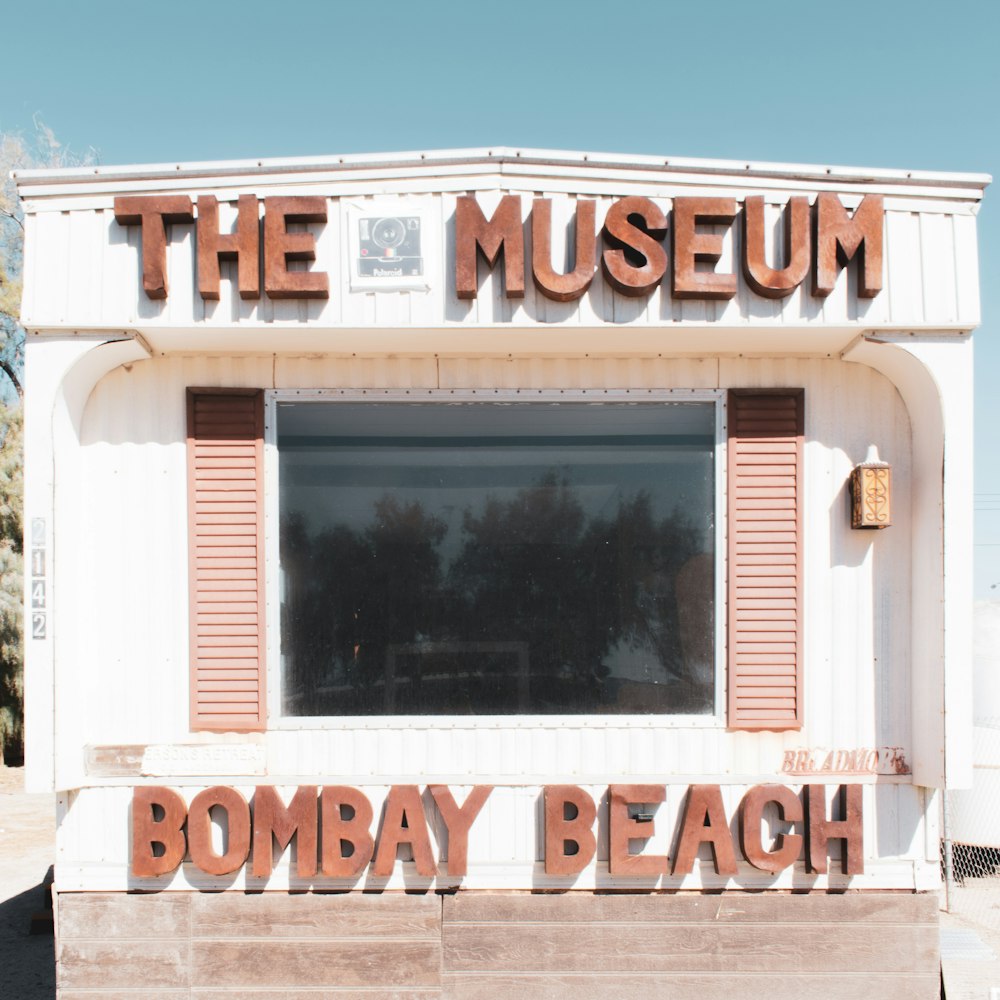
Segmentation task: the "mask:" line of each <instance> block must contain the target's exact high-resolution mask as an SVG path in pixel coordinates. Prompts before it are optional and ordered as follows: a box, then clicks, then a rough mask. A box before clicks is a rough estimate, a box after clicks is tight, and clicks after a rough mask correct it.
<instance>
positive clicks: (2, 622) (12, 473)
mask: <svg viewBox="0 0 1000 1000" xmlns="http://www.w3.org/2000/svg"><path fill="white" fill-rule="evenodd" d="M3 421H4V424H5V426H4V430H3V442H2V446H0V751H2V753H0V757H2V759H5V760H8V761H14V762H16V761H18V760H20V759H21V758H23V754H24V726H23V715H24V639H23V635H24V629H23V619H24V613H23V609H24V601H23V589H22V587H23V579H24V577H23V568H24V553H23V547H22V536H23V530H22V528H23V525H22V521H23V518H22V514H23V468H24V464H23V454H24V436H23V415H22V411H21V406H20V404H19V403H17V404H12V403H8V404H5V405H4V411H3Z"/></svg>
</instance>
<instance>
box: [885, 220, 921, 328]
mask: <svg viewBox="0 0 1000 1000" xmlns="http://www.w3.org/2000/svg"><path fill="white" fill-rule="evenodd" d="M920 235H921V234H920V216H919V215H917V214H916V213H914V212H887V213H886V245H885V260H886V275H885V277H886V284H887V285H888V288H887V289H886V291H887V292H888V298H889V317H888V318H889V321H890V322H891V323H892V324H893V325H894V326H905V325H906V324H908V323H912V324H919V323H921V322H923V320H924V315H925V314H924V309H923V272H922V270H921V266H920Z"/></svg>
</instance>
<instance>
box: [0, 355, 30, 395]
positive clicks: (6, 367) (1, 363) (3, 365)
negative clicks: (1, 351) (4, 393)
mask: <svg viewBox="0 0 1000 1000" xmlns="http://www.w3.org/2000/svg"><path fill="white" fill-rule="evenodd" d="M0 371H2V372H4V374H6V376H7V378H9V379H10V380H11V382H13V383H14V388H15V389H16V390H17V398H18V399H24V386H23V385H21V381H20V379H18V377H17V376H16V375H15V374H14V369H13V368H12V367H11V365H10V362H8V361H6V360H4V359H3V358H0Z"/></svg>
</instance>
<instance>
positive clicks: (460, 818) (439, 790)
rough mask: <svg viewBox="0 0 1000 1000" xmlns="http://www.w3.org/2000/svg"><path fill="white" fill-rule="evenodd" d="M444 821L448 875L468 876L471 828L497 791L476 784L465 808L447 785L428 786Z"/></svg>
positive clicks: (466, 799) (487, 786)
mask: <svg viewBox="0 0 1000 1000" xmlns="http://www.w3.org/2000/svg"><path fill="white" fill-rule="evenodd" d="M427 787H428V789H429V791H430V793H431V795H432V796H434V802H435V804H436V805H437V807H438V812H440V813H441V819H443V820H444V825H445V826H446V827H447V828H448V874H449V875H466V874H468V867H469V828H470V827H471V826H472V824H473V823H474V822H475V820H476V817H477V816H478V815H479V812H480V810H481V809H482V808H483V806H484V805H485V804H486V800H487V799H488V798H489V797H490V792H492V791H493V786H492V785H476V786H474V787H473V789H472V791H471V792H469V794H468V795H467V796H466V797H465V801H464V802H463V803H462V805H461V806H459V805H457V804H456V803H455V797H454V796H453V795H452V794H451V789H450V788H449V787H448V786H447V785H428V786H427Z"/></svg>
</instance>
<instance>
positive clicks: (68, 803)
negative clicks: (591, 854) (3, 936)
mask: <svg viewBox="0 0 1000 1000" xmlns="http://www.w3.org/2000/svg"><path fill="white" fill-rule="evenodd" d="M230 783H231V784H232V785H234V786H235V787H238V788H239V790H240V792H241V793H242V795H243V797H244V798H245V799H246V800H247V801H248V802H249V801H250V800H251V798H252V796H253V791H254V789H253V786H252V785H247V784H245V783H244V784H240V783H239V782H238V781H236V780H235V779H234V780H233V781H231V782H230ZM563 783H565V782H563ZM580 784H581V786H582V787H583V788H584V790H585V791H586V792H587V793H588V794H589V795H590V796H591V797H592V798H593V799H594V801H595V802H596V803H598V804H599V816H600V809H601V808H603V809H605V810H606V805H607V803H606V794H607V785H605V784H603V783H602V784H589V783H586V782H580ZM202 787H206V786H205V785H204V783H203V784H201V785H199V786H188V787H183V788H181V789H180V790H181V792H182V794H183V795H184V797H185V799H186V800H187V801H188V802H190V800H191V799H192V798H193V797H194V795H195V794H197V792H198V791H200V790H201V788H202ZM358 787H360V788H361V790H362V791H363V792H364V794H365V795H366V796H367V797H368V798H369V800H370V801H371V803H372V805H373V807H374V814H375V816H376V817H378V816H379V815H380V813H381V807H382V803H383V802H384V800H385V797H386V795H387V794H388V791H389V786H388V783H386V782H371V783H364V784H361V783H359V785H358ZM793 787H797V785H793ZM421 788H423V784H422V783H421ZM747 788H748V786H747V785H744V784H731V785H723V787H722V798H723V803H724V805H725V809H726V816H727V817H728V818H729V819H730V821H731V825H732V829H733V830H735V829H736V816H737V813H738V807H739V803H740V801H741V799H742V798H743V796H744V795H745V794H746V791H747ZM452 791H453V794H454V795H455V797H456V799H457V800H458V801H462V799H463V798H464V796H465V794H466V792H467V791H468V786H462V785H460V784H458V783H454V784H453V785H452ZM281 793H282V795H283V798H284V799H285V801H286V802H287V801H288V799H289V798H290V797H291V795H292V794H294V788H293V787H287V786H286V787H284V788H282V789H281ZM666 793H667V794H666V800H665V801H664V802H663V803H662V805H660V806H659V808H658V809H657V811H656V813H655V820H654V823H655V836H654V837H652V838H650V839H649V841H648V842H647V843H646V844H645V846H644V847H643V853H646V854H671V853H675V849H676V835H677V833H678V832H679V823H680V817H681V814H682V812H683V803H684V797H685V795H686V793H687V786H686V785H683V784H669V785H667V786H666ZM830 794H832V792H831V793H830ZM925 794H926V793H925V790H924V789H920V788H915V787H914V786H912V785H867V786H865V788H864V843H865V872H864V874H863V875H855V876H850V877H848V876H845V875H843V874H842V873H841V872H840V870H839V864H838V863H837V862H836V861H831V863H830V865H829V868H830V872H829V874H827V875H814V874H809V873H807V872H806V871H805V869H804V867H803V863H802V861H801V860H800V861H798V862H796V864H795V865H794V866H792V867H790V868H787V869H785V870H784V871H783V872H782V873H780V874H779V875H777V876H775V875H771V874H769V873H767V872H762V871H758V870H757V869H754V868H753V867H751V866H750V865H749V864H747V863H746V862H745V861H740V867H739V874H738V875H737V876H735V877H734V878H732V879H726V878H723V877H720V876H719V875H717V874H715V871H714V869H713V867H712V861H711V853H710V851H709V849H708V847H707V846H705V847H703V848H702V851H701V852H700V854H699V860H698V862H697V863H696V864H695V866H694V870H693V872H692V873H691V874H690V875H687V876H679V875H678V876H672V875H666V876H662V877H661V878H659V879H657V880H655V882H654V881H652V880H648V879H647V880H643V879H630V878H623V877H621V876H616V877H615V878H613V879H612V878H610V877H609V875H608V868H607V858H608V830H607V823H606V822H605V821H604V820H601V819H600V818H599V819H598V822H597V823H596V824H595V833H596V835H597V854H596V858H595V860H594V861H593V862H591V864H590V865H589V866H588V867H587V868H586V869H584V871H583V872H581V873H580V875H579V876H578V877H576V878H557V877H554V876H550V875H546V874H545V871H544V865H543V863H542V850H543V847H544V829H543V819H542V817H543V809H542V807H541V796H542V789H541V788H540V787H539V786H537V785H507V786H498V787H496V788H494V790H493V792H492V793H491V794H490V797H489V799H488V800H487V801H486V804H485V805H484V806H483V809H482V811H481V812H480V814H479V816H478V817H477V818H476V820H475V822H474V823H473V825H472V828H471V830H470V834H469V856H468V857H469V869H468V870H469V874H468V876H467V877H464V878H457V877H449V876H447V875H446V874H445V873H444V871H443V869H442V871H441V873H440V874H439V875H438V876H437V878H436V879H430V878H424V877H421V876H419V875H417V874H416V873H415V871H414V870H413V864H412V862H401V863H397V864H396V866H395V870H394V872H393V875H392V876H391V877H390V878H377V877H375V876H373V875H371V874H370V872H367V873H366V874H365V875H363V876H362V877H361V879H360V881H355V880H352V879H340V880H338V879H330V878H324V877H323V876H322V875H317V877H316V878H314V879H300V878H299V877H298V876H297V875H296V874H295V871H294V866H290V865H289V855H290V852H289V851H285V852H283V853H282V854H281V856H280V858H277V859H276V863H275V867H274V871H273V872H272V874H271V876H270V877H269V878H259V877H254V876H253V874H252V873H251V872H250V871H249V866H244V868H242V869H241V870H240V871H239V872H237V873H235V874H233V875H231V876H225V877H213V876H210V875H206V874H204V873H203V872H201V871H200V870H199V869H197V868H196V867H195V866H194V865H192V864H191V863H186V864H184V865H182V866H181V867H180V868H179V869H178V870H177V871H176V873H174V874H173V875H170V876H163V877H161V878H153V879H149V878H144V879H135V878H133V877H132V876H131V875H130V874H129V861H130V848H131V843H130V841H131V819H130V807H131V802H132V791H131V789H129V788H84V789H82V790H79V791H76V792H72V793H70V794H68V795H66V796H64V797H63V799H62V806H61V809H60V815H61V819H60V824H59V830H58V840H57V853H56V876H55V877H56V888H57V889H58V890H59V891H60V892H74V891H83V890H86V891H94V892H99V891H114V890H125V889H144V890H150V889H174V890H178V889H188V888H197V889H223V888H234V889H264V888H267V889H276V890H285V889H288V888H293V889H295V888H299V889H304V888H308V887H310V886H313V887H316V888H321V889H322V888H326V889H336V888H341V889H344V888H366V889H381V888H389V889H403V888H406V889H417V888H427V887H437V888H444V887H448V886H455V885H461V886H463V887H464V888H469V889H527V888H573V889H594V888H598V889H608V888H615V889H629V888H632V889H649V888H652V887H654V886H655V887H658V888H664V889H681V888H683V889H701V888H707V889H721V888H725V887H728V888H742V889H757V890H760V889H785V890H788V889H812V890H820V891H822V890H824V889H827V888H832V889H846V888H850V889H901V890H909V891H913V890H926V889H934V888H937V886H938V883H939V874H938V872H939V860H938V856H937V842H936V839H932V838H929V837H928V836H927V833H928V820H927V818H926V815H925ZM425 803H426V805H425V812H426V815H427V820H428V827H429V829H430V834H431V840H432V847H433V850H434V854H435V857H438V856H439V854H440V850H439V845H440V844H441V841H442V838H443V835H444V832H445V831H444V829H443V826H442V824H441V823H440V820H439V819H438V815H437V812H436V810H435V809H434V807H433V805H432V804H431V803H430V800H429V798H428V797H427V796H426V795H425ZM601 803H603V806H602V805H601ZM604 815H605V817H606V812H605V813H604ZM376 822H377V821H376ZM778 826H780V824H778ZM776 829H777V827H776ZM372 832H373V833H375V832H376V831H375V830H374V829H373V831H372ZM930 832H931V833H932V834H934V833H935V831H933V830H931V831H930ZM215 836H216V839H215V844H216V850H220V849H221V848H222V846H223V842H222V839H221V836H222V833H221V829H220V828H218V827H217V829H216V834H215ZM928 843H930V844H931V847H932V850H931V851H928V849H927V847H926V845H927V844H928ZM671 847H673V848H674V852H671ZM836 850H839V844H834V843H833V842H831V851H836ZM220 853H221V851H220ZM737 855H739V851H738V849H737ZM837 856H839V855H837Z"/></svg>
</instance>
